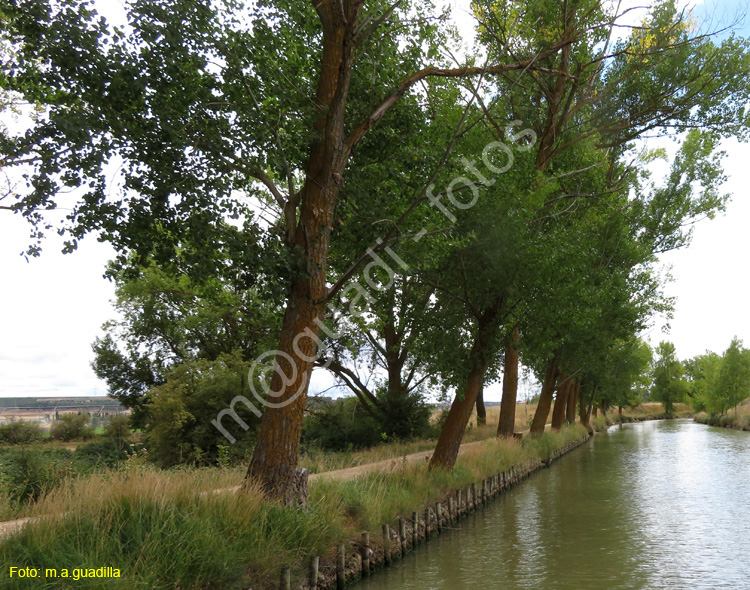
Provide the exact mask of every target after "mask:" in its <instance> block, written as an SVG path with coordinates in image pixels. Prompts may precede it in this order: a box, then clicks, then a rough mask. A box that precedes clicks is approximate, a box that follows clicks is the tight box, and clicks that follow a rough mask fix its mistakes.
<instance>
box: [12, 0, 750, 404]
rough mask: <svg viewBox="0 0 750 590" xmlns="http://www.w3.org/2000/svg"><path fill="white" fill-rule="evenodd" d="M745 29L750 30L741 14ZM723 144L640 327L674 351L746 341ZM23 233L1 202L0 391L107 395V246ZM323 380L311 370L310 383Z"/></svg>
mask: <svg viewBox="0 0 750 590" xmlns="http://www.w3.org/2000/svg"><path fill="white" fill-rule="evenodd" d="M452 1H453V2H454V6H455V14H456V15H457V18H458V20H459V23H460V24H459V26H460V27H461V29H462V30H466V28H467V27H470V24H468V23H470V17H469V15H468V14H467V10H466V8H465V7H466V6H467V3H466V2H465V0H452ZM623 4H627V3H626V2H624V3H623ZM685 4H690V5H697V6H696V10H695V14H696V16H698V18H699V19H700V20H701V22H704V23H706V22H709V19H708V18H707V16H706V15H713V18H712V21H714V22H715V21H717V20H721V19H722V18H724V19H725V20H726V17H725V16H723V15H726V14H728V15H733V14H734V13H735V12H736V10H737V9H738V8H740V9H741V8H744V7H746V6H747V4H748V2H747V0H742V1H739V0H720V1H717V0H706V2H705V3H697V2H686V3H685ZM100 5H101V6H102V7H103V10H102V12H103V13H104V14H105V15H110V14H111V15H114V17H115V18H117V17H119V16H120V15H121V14H122V11H121V5H120V4H119V3H117V2H106V3H105V2H101V3H100ZM742 34H743V35H750V26H748V23H747V22H746V23H745V27H744V29H743V30H742ZM723 148H724V149H725V150H726V152H727V157H726V159H725V161H724V166H725V169H726V172H727V175H728V176H729V182H728V183H727V185H726V186H725V189H726V191H727V192H730V193H732V194H733V196H734V197H733V200H732V202H731V203H730V204H729V206H728V208H727V212H726V214H724V215H721V216H719V217H718V218H717V219H715V220H712V221H704V222H701V223H700V224H698V225H697V226H696V227H695V229H694V238H693V242H692V244H691V246H690V247H689V248H688V249H686V250H681V251H677V252H671V253H669V254H667V255H664V256H663V257H662V261H663V262H664V264H665V265H670V266H671V273H672V275H673V277H674V281H673V282H672V283H670V284H669V285H668V286H667V287H666V293H667V294H668V295H670V296H674V297H676V298H677V303H676V308H675V312H674V318H673V319H672V321H671V322H670V326H671V331H670V332H669V334H665V333H664V332H663V327H664V324H665V321H664V320H663V319H657V321H656V323H655V326H654V328H653V329H652V330H651V331H650V332H649V333H648V334H646V337H647V338H648V339H650V341H651V342H652V344H657V343H658V342H659V341H660V340H662V339H667V340H671V341H673V342H674V343H675V345H676V348H677V353H678V356H680V357H681V358H688V357H691V356H694V355H696V354H701V353H703V352H705V351H706V350H713V351H716V352H722V351H723V350H725V349H726V348H727V347H728V345H729V342H730V340H731V339H732V338H733V337H734V336H738V337H739V338H740V339H743V340H744V341H745V343H746V344H747V345H748V346H750V313H748V304H747V299H748V293H750V273H748V271H747V262H746V260H747V258H748V255H750V194H748V193H749V191H750V165H748V162H750V146H748V145H742V144H739V143H738V142H736V141H733V140H731V141H727V142H725V144H724V145H723ZM28 233H29V228H28V226H27V224H26V222H25V221H24V220H23V219H21V218H20V217H19V216H17V215H12V214H10V213H8V212H5V211H0V272H1V274H0V276H2V282H0V397H36V396H55V397H61V396H90V395H104V394H106V392H107V387H106V384H105V383H104V382H102V381H100V380H98V379H97V378H96V376H95V375H94V373H93V371H92V369H91V367H90V363H91V360H92V358H93V355H92V352H91V343H92V342H93V340H94V338H95V337H96V336H97V335H100V334H101V329H100V328H101V325H102V323H104V322H105V321H106V320H108V319H111V318H112V317H114V314H113V311H112V307H111V304H110V301H111V300H112V299H113V298H114V286H113V284H112V283H110V282H109V281H107V280H106V279H104V278H103V276H102V275H103V273H104V267H105V264H106V262H107V261H108V260H109V259H111V258H113V256H114V252H113V250H112V249H111V247H110V246H108V245H106V244H101V243H98V242H97V241H96V240H95V238H94V237H89V238H86V239H84V240H83V241H82V242H81V244H80V246H79V248H78V250H77V251H76V252H75V253H73V254H70V255H63V254H61V253H60V250H61V240H60V239H59V238H57V236H54V235H52V236H50V237H49V238H48V239H47V240H46V242H45V244H44V252H43V254H42V256H41V257H40V258H37V259H30V260H29V261H27V260H26V259H25V258H23V257H22V256H21V255H20V252H21V251H22V250H24V248H25V247H26V246H27V245H28ZM743 268H744V269H746V270H744V271H743V270H742V269H743ZM330 382H331V380H330V378H328V377H326V376H325V375H317V376H316V377H315V378H314V380H313V383H312V387H311V389H312V390H320V389H323V388H325V387H326V386H327V385H328V384H330ZM527 386H529V385H528V384H527ZM523 387H524V386H523V385H522V392H521V393H522V395H523V393H524V391H523ZM486 397H487V399H488V401H498V400H499V388H497V387H490V388H489V389H488V391H487V394H486Z"/></svg>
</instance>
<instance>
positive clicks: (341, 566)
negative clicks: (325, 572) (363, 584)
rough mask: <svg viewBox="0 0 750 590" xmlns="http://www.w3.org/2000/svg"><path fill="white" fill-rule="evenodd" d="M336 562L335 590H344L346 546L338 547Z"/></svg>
mask: <svg viewBox="0 0 750 590" xmlns="http://www.w3.org/2000/svg"><path fill="white" fill-rule="evenodd" d="M337 557H338V559H337V560H336V588H337V590H344V585H345V584H346V545H339V554H338V556H337Z"/></svg>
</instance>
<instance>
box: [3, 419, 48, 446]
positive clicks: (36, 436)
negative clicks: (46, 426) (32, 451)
mask: <svg viewBox="0 0 750 590" xmlns="http://www.w3.org/2000/svg"><path fill="white" fill-rule="evenodd" d="M43 438H44V430H43V429H42V427H41V426H39V424H37V423H36V422H21V421H18V422H10V423H8V424H3V425H1V426H0V442H3V443H7V444H9V445H26V444H29V443H33V442H37V441H40V440H42V439H43Z"/></svg>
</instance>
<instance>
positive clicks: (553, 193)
mask: <svg viewBox="0 0 750 590" xmlns="http://www.w3.org/2000/svg"><path fill="white" fill-rule="evenodd" d="M473 6H474V12H475V16H476V18H477V35H478V40H477V43H478V46H477V48H476V51H475V52H474V53H473V54H474V55H482V56H485V57H483V58H482V61H481V62H480V61H477V58H469V59H468V60H467V61H466V63H459V62H458V61H457V60H455V61H454V59H455V58H454V57H453V55H454V53H453V52H452V51H451V46H452V43H453V42H454V40H455V36H456V31H454V30H453V29H451V27H450V25H449V22H448V21H447V20H446V19H445V18H444V15H441V14H440V13H439V12H437V11H435V10H434V7H433V6H432V5H431V4H430V3H429V2H425V1H420V2H408V1H406V0H396V2H394V3H392V4H389V3H383V2H380V1H378V0H372V1H369V2H365V1H362V0H345V1H344V2H334V1H333V0H320V1H317V2H314V3H309V2H307V0H292V1H288V0H285V1H283V2H278V1H276V0H272V1H269V2H259V3H250V4H247V5H243V4H242V3H241V2H236V1H232V2H221V1H219V0H216V1H215V2H204V1H197V0H195V1H193V0H184V1H182V2H179V3H173V2H169V3H167V2H158V1H156V2H155V1H149V2H134V3H133V4H132V5H131V6H130V7H129V15H130V20H129V23H128V26H127V28H126V29H118V28H116V27H111V26H108V25H107V24H106V23H105V22H103V21H102V20H100V19H99V18H98V17H97V16H96V14H95V13H94V12H93V11H92V10H91V8H90V7H89V5H87V4H86V3H81V2H78V1H74V0H55V1H51V2H50V3H47V2H44V1H39V0H35V1H33V2H30V1H29V2H26V1H22V0H13V1H11V0H3V1H2V2H1V3H0V7H2V8H1V10H2V22H3V26H4V29H3V40H4V42H5V47H6V52H7V55H9V56H12V57H11V58H10V61H8V60H6V62H7V63H6V64H4V65H5V66H7V67H4V70H3V71H4V74H3V77H2V79H1V82H2V84H0V85H1V86H2V87H3V88H5V89H6V90H7V91H9V92H11V93H16V94H17V95H19V96H22V97H23V98H24V99H25V100H27V101H29V102H31V103H34V104H37V105H41V107H42V108H43V110H44V115H43V116H40V117H39V118H38V121H37V122H36V123H34V124H31V125H30V128H29V129H28V130H27V131H26V132H24V133H19V134H15V135H14V134H11V133H10V132H8V131H6V132H5V133H4V134H3V136H2V143H1V144H0V149H2V158H3V159H2V164H1V165H2V166H3V167H4V168H11V167H15V168H16V169H19V170H21V171H22V173H24V174H26V179H27V183H26V185H25V188H24V191H21V192H17V193H16V194H14V195H13V196H14V197H15V201H13V204H12V205H11V206H10V207H11V208H12V209H13V210H14V211H16V212H18V213H20V214H22V215H25V216H26V217H27V218H28V219H29V220H30V221H31V222H32V224H34V228H35V230H34V231H35V235H39V234H40V233H42V232H43V230H44V229H45V224H46V217H45V211H47V210H49V209H55V208H59V207H66V208H68V209H69V210H70V213H69V214H68V215H67V217H66V219H65V221H64V222H63V223H62V224H61V225H59V226H58V229H59V230H60V231H61V232H62V233H64V234H66V235H67V236H69V242H68V248H69V249H71V250H72V249H75V246H76V244H77V241H78V240H79V239H81V238H82V237H83V236H84V235H86V234H87V233H91V232H95V233H96V234H97V235H98V237H99V238H100V239H102V240H107V241H109V242H111V243H112V244H114V245H115V247H116V248H117V249H118V252H119V253H120V255H119V256H118V258H117V260H115V261H114V262H113V264H112V266H111V268H110V276H111V277H113V278H114V279H115V280H116V281H117V283H118V306H119V308H120V311H121V312H123V318H124V319H123V321H121V322H119V323H113V324H111V325H109V326H108V327H107V330H106V331H107V333H106V335H105V336H104V337H103V338H102V339H100V340H98V341H97V343H96V344H95V351H96V361H95V367H96V370H97V372H98V373H99V374H100V375H102V376H104V377H105V378H106V379H107V380H108V382H109V383H110V386H111V388H112V391H113V393H114V394H115V395H116V396H118V397H119V398H120V399H122V400H123V401H124V402H125V403H127V404H128V405H129V406H131V407H135V408H142V409H144V411H148V412H152V414H151V415H152V416H153V415H154V414H153V410H154V409H156V408H160V407H161V408H167V409H168V408H169V407H174V404H172V405H171V406H170V403H168V402H167V401H165V400H174V399H177V398H178V397H179V395H178V394H180V392H183V393H184V392H185V391H188V390H189V387H187V386H185V387H181V388H179V387H178V388H174V387H171V388H170V387H169V380H170V375H173V374H174V373H173V371H174V370H175V368H176V367H179V366H183V367H185V368H184V369H183V370H182V376H181V379H182V380H183V381H185V380H187V381H189V382H191V383H195V382H196V380H205V379H206V374H207V371H209V370H210V366H211V363H216V362H220V363H223V366H224V367H225V368H226V367H228V366H230V365H228V364H227V363H229V362H231V363H235V364H234V365H232V366H236V367H240V366H243V367H244V366H246V365H245V364H246V363H249V362H252V361H253V360H254V359H255V358H257V357H258V355H260V354H262V353H263V352H264V351H266V350H275V351H276V357H275V361H274V364H273V368H274V369H275V370H273V371H272V377H271V379H270V382H268V383H265V384H264V391H265V392H266V395H267V394H268V392H271V393H272V395H273V401H274V402H275V403H274V404H272V405H268V406H267V407H265V408H264V412H263V415H262V418H261V420H260V424H259V426H258V427H257V436H256V440H255V444H254V451H253V457H252V460H251V463H250V466H249V470H248V478H250V479H253V480H257V481H259V482H261V484H262V485H263V488H264V489H265V490H266V492H267V493H268V494H269V495H271V496H273V497H278V498H281V499H282V500H284V501H285V502H288V503H291V502H293V501H294V498H293V488H294V486H293V482H294V480H295V476H296V472H295V468H296V464H297V457H298V452H299V443H300V435H301V430H302V423H303V416H304V413H305V406H306V398H307V385H308V383H309V376H310V373H311V371H312V370H313V368H314V367H315V366H316V365H317V366H325V367H327V368H328V370H331V371H333V372H334V374H335V375H336V376H337V378H338V379H340V381H341V383H343V384H345V385H346V386H347V387H348V388H350V389H351V391H352V392H353V393H354V394H355V395H356V396H357V397H358V399H359V400H360V402H361V404H362V407H363V408H364V409H365V410H366V411H367V412H368V413H369V414H370V415H371V416H372V417H373V418H374V419H377V420H379V421H380V423H382V424H384V425H387V428H389V429H390V432H391V433H393V434H396V435H400V436H403V435H408V434H409V433H410V428H411V426H410V422H409V419H408V417H409V416H410V415H411V411H412V410H413V409H414V408H419V406H420V402H421V400H422V399H423V396H424V393H425V391H426V388H431V389H433V390H435V389H439V390H442V391H445V392H454V396H453V400H452V404H451V408H450V411H449V413H448V415H447V418H446V420H445V423H444V425H443V428H442V432H441V435H440V437H439V441H438V443H437V447H436V450H435V452H434V454H433V457H432V463H431V465H432V466H433V467H443V468H451V467H452V466H453V464H454V462H455V460H456V456H457V453H458V448H459V445H460V442H461V439H462V436H463V433H464V430H465V428H466V425H467V423H468V421H469V417H470V415H471V412H472V411H473V408H474V407H475V405H476V404H477V401H478V400H479V399H480V394H481V391H482V388H483V386H484V385H485V384H487V383H490V382H492V381H493V380H495V379H498V378H499V377H498V376H499V375H500V374H501V370H502V375H503V404H502V409H501V421H500V425H499V434H501V435H508V434H510V433H511V432H512V424H513V413H514V412H515V401H516V400H515V398H516V388H517V375H518V367H519V365H520V364H521V363H522V364H523V365H525V366H527V367H529V368H530V369H531V370H532V371H533V372H534V373H535V374H536V376H537V377H538V378H539V380H540V381H541V383H542V390H541V396H540V402H539V405H538V410H537V414H536V415H535V417H534V421H533V424H532V431H533V432H539V431H541V430H542V429H543V428H544V423H545V422H546V419H547V417H548V415H549V412H550V411H551V408H552V402H553V398H554V395H555V391H557V401H556V404H555V409H554V411H553V425H555V426H557V425H559V424H561V423H562V421H563V420H564V419H566V418H567V419H570V418H571V416H572V417H573V418H574V417H575V411H576V408H578V411H579V415H580V416H581V419H582V420H584V422H585V421H586V420H587V419H588V415H589V413H590V411H591V408H592V406H593V405H594V404H595V403H599V402H600V401H604V402H605V403H615V404H618V405H624V403H626V400H627V398H628V396H629V395H631V392H632V390H633V388H634V387H638V382H639V378H640V377H639V376H640V375H642V373H643V371H642V366H643V363H644V362H645V359H646V356H647V354H646V348H647V347H644V345H643V344H642V343H641V342H640V341H639V340H638V339H637V334H638V333H640V332H641V331H642V330H643V329H644V328H645V327H646V325H647V324H648V322H649V318H650V317H651V316H652V315H653V314H654V313H660V312H666V311H668V310H669V308H670V301H669V300H667V299H666V298H665V297H664V296H663V294H662V293H661V286H660V278H659V275H658V269H657V264H656V263H657V258H656V257H657V255H658V254H659V253H661V252H664V251H667V250H671V249H674V248H679V247H682V246H684V245H686V244H687V243H688V241H689V238H690V232H689V229H688V228H689V225H690V224H691V223H692V222H693V221H694V220H696V219H698V218H702V217H705V216H708V217H711V216H713V215H714V214H715V212H717V211H719V210H721V209H722V208H723V206H724V203H725V200H726V196H725V195H722V194H721V193H720V192H719V187H720V185H721V183H722V181H723V173H722V169H721V165H720V157H721V153H720V152H718V151H717V146H718V143H719V141H720V140H721V138H722V137H724V136H728V135H732V136H735V137H739V138H741V139H744V138H745V137H746V135H747V128H748V126H747V122H748V119H747V117H748V114H747V112H746V109H745V106H744V105H745V104H747V99H748V96H749V95H750V81H748V78H747V76H745V72H746V71H747V67H748V61H749V60H750V57H749V56H750V53H749V52H748V44H747V42H746V41H744V40H741V39H737V38H735V37H734V36H731V35H730V36H729V37H728V38H727V39H726V40H724V41H722V42H719V41H717V40H716V39H714V38H712V37H709V36H706V35H703V34H701V33H700V31H698V30H697V29H696V28H695V26H694V25H693V24H692V21H691V19H690V15H689V14H686V13H684V12H682V11H680V10H678V9H677V7H676V6H675V2H674V1H672V0H665V1H662V2H657V3H655V5H654V6H653V7H652V8H651V9H650V11H649V12H648V14H646V15H645V16H644V20H643V21H642V22H641V23H640V24H639V26H635V27H628V26H626V25H625V20H624V18H625V17H628V14H627V12H629V11H626V13H621V14H618V13H617V12H616V11H615V10H616V7H615V6H614V5H613V4H612V5H610V4H609V3H602V2H599V1H595V0H570V1H567V2H556V1H555V2H553V1H551V0H522V1H513V2H510V1H502V0H477V1H476V2H475V3H474V5H473ZM621 31H626V34H625V35H620V34H619V33H620V32H621ZM654 133H656V134H667V133H670V134H673V135H674V137H675V141H676V142H677V148H676V155H675V156H674V157H673V159H672V161H671V164H670V166H671V167H670V170H669V173H668V174H667V176H666V178H664V179H658V181H654V180H653V179H651V178H650V177H649V174H648V172H647V164H648V163H649V162H651V161H652V160H653V159H655V158H659V157H664V156H665V154H663V153H662V152H658V151H644V150H643V149H642V148H640V147H638V146H641V145H642V144H641V143H639V142H640V141H641V140H643V139H645V138H647V137H649V136H650V135H652V134H654ZM113 163H119V165H120V166H119V170H120V176H119V185H117V186H116V187H112V186H110V183H109V182H108V171H109V170H110V168H109V166H110V165H111V164H113ZM110 175H111V173H110ZM71 191H72V192H71ZM113 191H114V195H115V196H114V197H113V196H112V195H113ZM31 253H38V245H37V244H34V245H32V247H31ZM303 336H304V337H303ZM334 336H335V337H334ZM319 342H324V344H325V346H324V347H320V346H319ZM226 355H234V356H232V358H233V359H235V360H233V361H228V360H227V359H228V358H229V357H227V356H226ZM195 363H204V364H203V365H196V364H195ZM206 363H208V364H206ZM376 367H380V368H381V369H382V371H381V372H377V371H375V373H376V374H382V375H383V377H382V378H377V377H376V378H375V379H370V380H368V379H363V378H362V376H361V373H360V371H361V370H362V369H363V368H365V369H367V368H369V369H375V368H376ZM252 379H254V378H253V377H251V380H252ZM223 383H224V384H226V383H228V381H226V380H224V381H223ZM260 384H261V383H260V382H259V383H258V385H260ZM249 385H256V383H255V381H252V383H248V382H247V379H244V380H243V379H242V378H240V379H238V380H237V383H236V384H235V385H233V386H231V387H230V389H231V388H236V390H235V391H236V392H237V393H240V392H244V391H246V389H247V387H248V386H249ZM219 389H222V390H226V389H227V387H225V386H224V385H222V386H221V387H220V388H219ZM144 401H146V402H150V404H147V405H146V406H144ZM214 401H215V400H214ZM222 402H223V403H224V400H222ZM149 405H150V406H151V408H150V409H148V410H146V409H145V408H148V407H149ZM480 405H481V403H480ZM183 409H184V408H183ZM181 411H182V410H181ZM187 414H190V412H187V410H185V413H183V414H182V415H183V417H184V418H185V424H190V423H191V420H190V418H189V417H188V416H187ZM168 415H171V414H168ZM191 415H192V414H191ZM198 427H199V428H201V429H202V430H203V431H206V429H207V428H208V427H209V425H207V424H201V425H198ZM215 436H217V437H218V436H219V435H218V434H216V435H215Z"/></svg>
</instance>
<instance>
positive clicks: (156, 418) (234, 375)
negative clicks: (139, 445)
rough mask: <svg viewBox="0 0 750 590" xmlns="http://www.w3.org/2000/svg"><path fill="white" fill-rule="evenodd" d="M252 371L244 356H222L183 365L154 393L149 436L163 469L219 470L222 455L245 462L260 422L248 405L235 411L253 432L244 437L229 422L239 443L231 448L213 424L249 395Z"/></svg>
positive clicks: (153, 455) (228, 421)
mask: <svg viewBox="0 0 750 590" xmlns="http://www.w3.org/2000/svg"><path fill="white" fill-rule="evenodd" d="M248 368H249V366H248V363H246V362H244V361H243V360H242V356H241V355H240V353H239V352H237V353H235V354H232V355H229V354H223V355H221V356H220V357H219V358H218V359H217V360H216V361H208V360H197V361H191V362H188V363H184V364H182V365H179V366H177V367H175V368H174V369H173V370H172V371H171V372H170V373H169V374H168V376H167V381H166V383H164V384H163V385H160V386H158V387H155V388H153V389H152V390H151V391H150V392H149V394H148V397H149V404H148V406H147V408H148V425H147V426H146V434H145V440H146V446H147V447H148V450H149V456H150V457H151V458H152V460H154V461H155V462H156V463H157V464H159V465H161V466H162V467H171V466H173V465H177V464H180V463H196V464H216V463H217V462H218V460H219V457H220V453H222V455H221V458H222V461H224V462H225V463H226V462H227V461H232V460H236V459H241V458H244V457H245V456H246V455H247V453H248V452H249V448H250V446H251V444H252V442H253V440H254V434H255V431H256V429H257V425H258V424H259V419H258V418H257V416H255V414H253V413H252V412H251V411H250V410H249V409H248V408H247V406H245V405H244V404H243V403H238V404H236V405H235V406H234V408H235V411H236V412H237V415H238V416H239V417H240V418H241V419H242V420H244V421H245V423H246V424H247V425H248V426H249V427H250V428H249V431H248V432H243V430H242V429H241V427H240V425H238V424H237V423H236V422H235V421H234V420H232V419H231V418H229V417H227V418H225V419H224V423H225V424H226V426H227V427H228V428H229V429H234V436H236V438H237V442H236V443H235V444H233V445H230V446H229V447H227V440H226V439H225V438H224V436H223V435H222V434H221V433H220V432H219V431H218V430H217V429H216V427H215V426H214V425H213V423H212V420H216V417H217V415H218V414H219V412H221V411H222V410H223V409H225V408H228V407H229V404H230V403H231V401H232V400H233V399H234V398H235V397H236V396H237V395H241V394H245V393H247V394H248V395H249V393H248V385H247V371H248ZM222 448H223V449H224V450H223V451H222ZM227 453H228V454H229V456H227Z"/></svg>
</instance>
